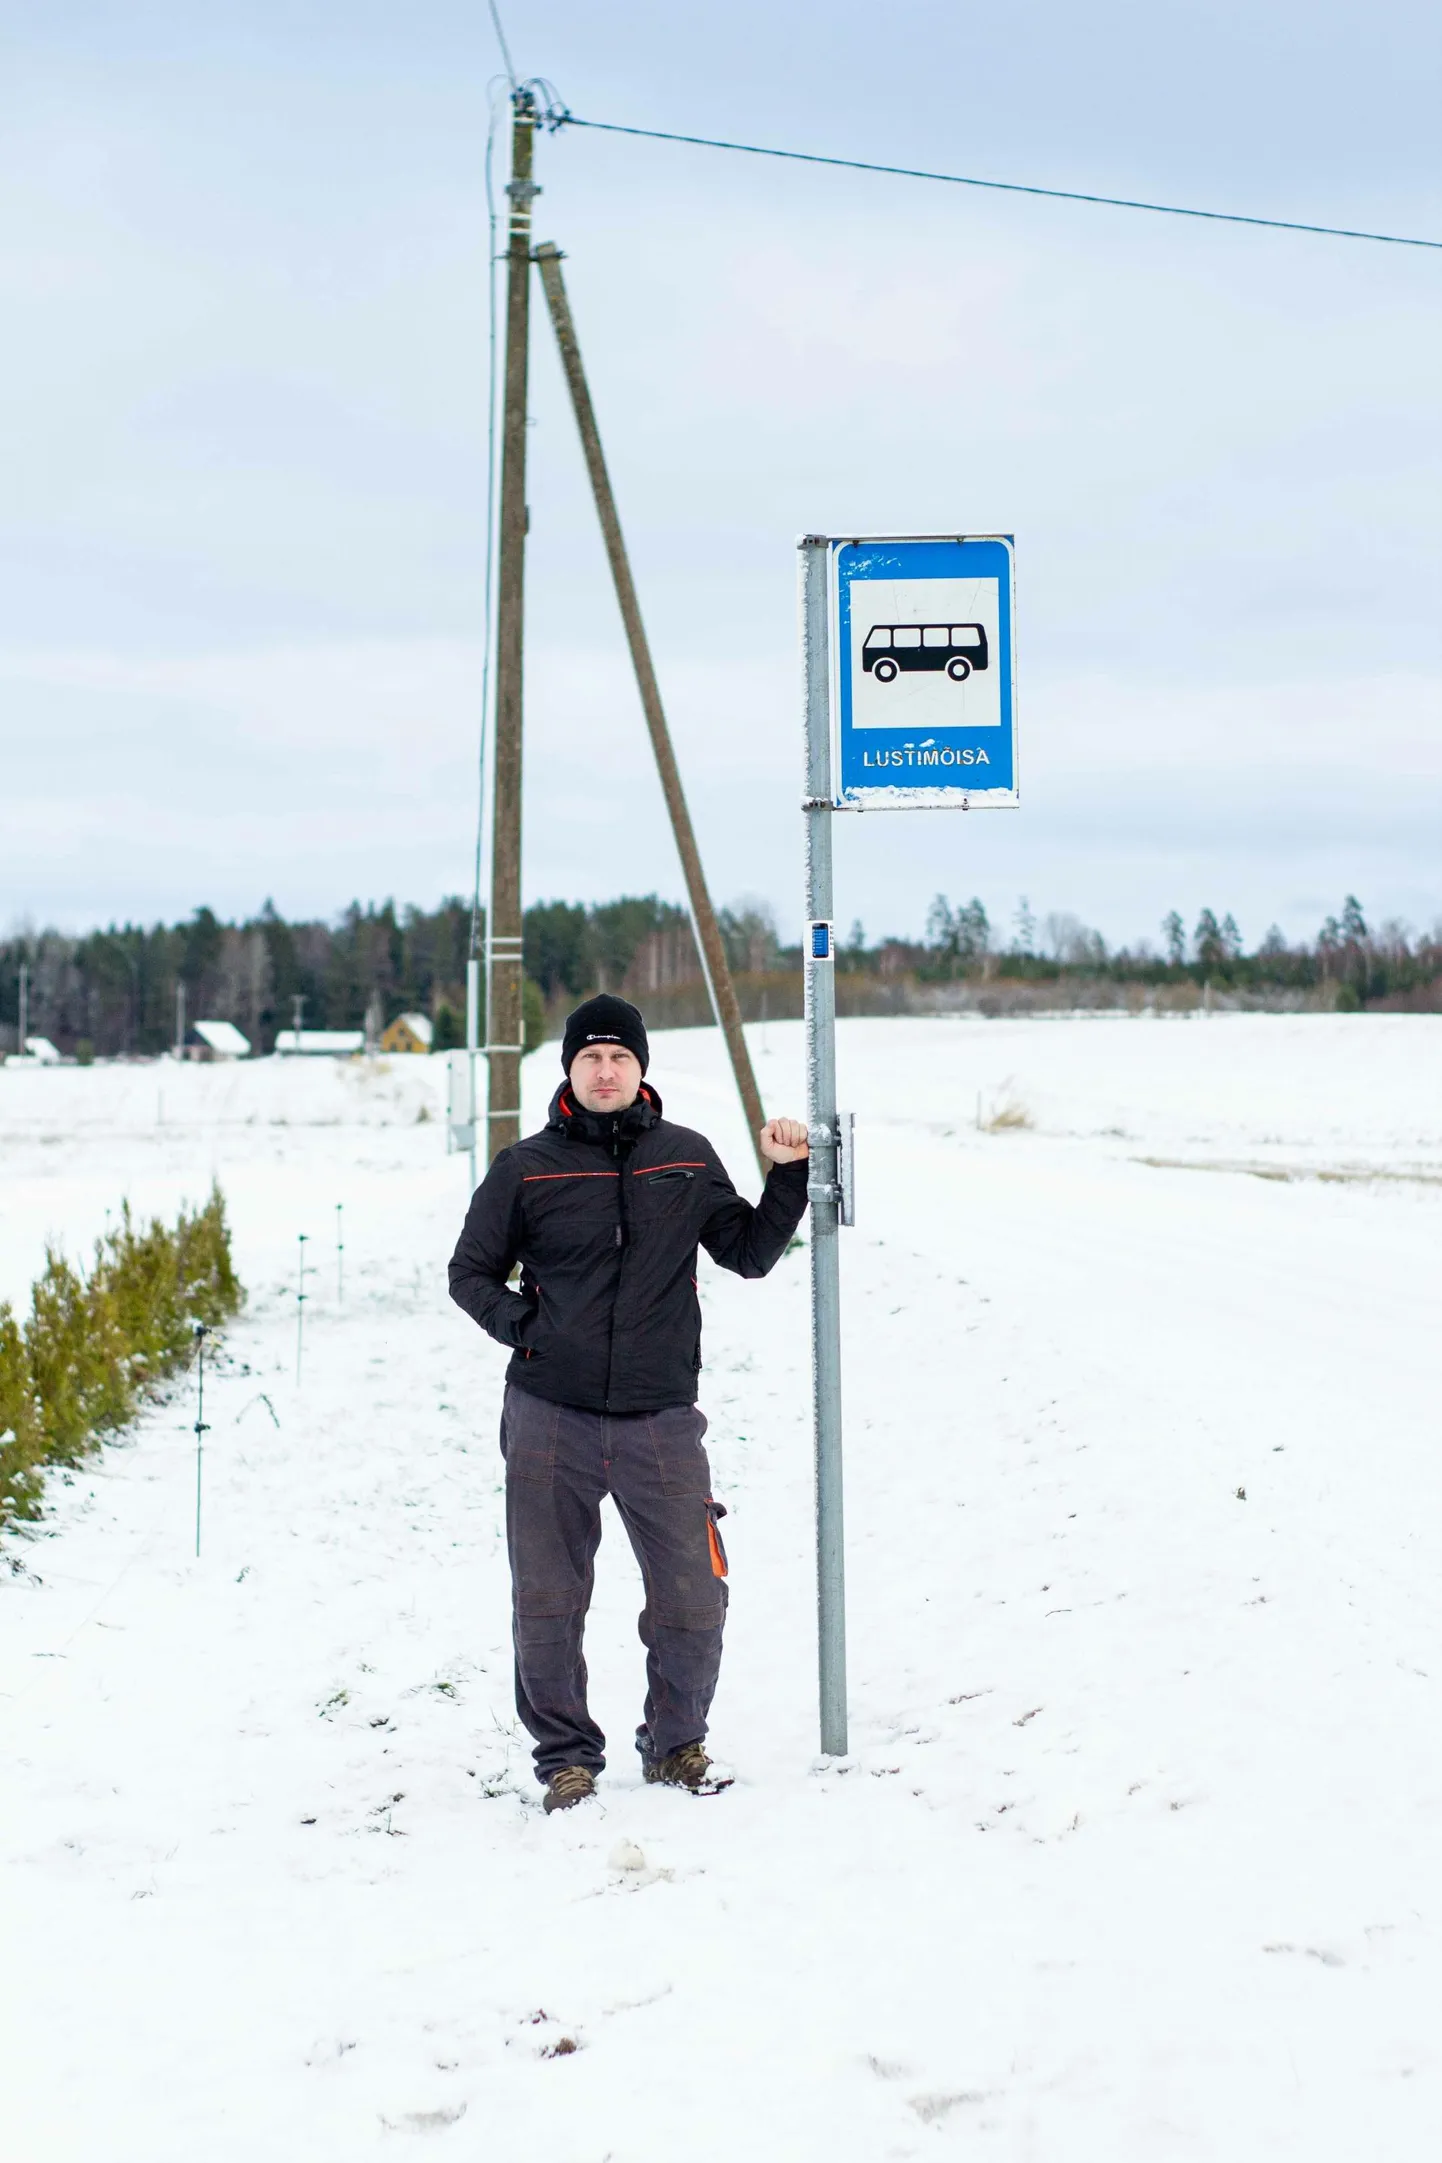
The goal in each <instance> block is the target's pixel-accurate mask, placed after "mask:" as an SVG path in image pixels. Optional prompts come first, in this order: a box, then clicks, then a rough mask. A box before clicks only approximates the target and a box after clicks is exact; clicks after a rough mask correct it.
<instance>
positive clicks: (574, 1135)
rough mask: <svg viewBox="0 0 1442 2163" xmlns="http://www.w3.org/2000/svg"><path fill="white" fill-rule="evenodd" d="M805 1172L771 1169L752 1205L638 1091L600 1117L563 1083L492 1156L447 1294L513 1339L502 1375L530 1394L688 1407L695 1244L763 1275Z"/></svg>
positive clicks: (654, 1101) (699, 1139)
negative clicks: (543, 1117) (527, 1126)
mask: <svg viewBox="0 0 1442 2163" xmlns="http://www.w3.org/2000/svg"><path fill="white" fill-rule="evenodd" d="M806 1173H807V1167H806V1163H805V1160H804V1159H802V1160H801V1161H799V1162H797V1163H794V1164H774V1165H773V1166H772V1167H771V1171H770V1173H769V1175H768V1177H767V1180H766V1185H765V1187H764V1189H763V1190H762V1195H761V1199H760V1201H759V1202H758V1203H757V1204H756V1206H755V1208H753V1207H752V1206H751V1204H750V1203H749V1202H745V1201H743V1200H742V1199H741V1197H740V1195H739V1194H738V1193H737V1192H736V1189H735V1188H734V1187H733V1186H732V1184H731V1181H730V1180H729V1179H728V1178H727V1176H726V1172H725V1169H724V1167H723V1165H722V1163H721V1160H720V1158H719V1157H718V1156H717V1154H716V1152H715V1150H714V1149H713V1148H712V1147H711V1144H710V1143H709V1142H708V1141H707V1140H706V1138H705V1136H704V1135H701V1134H695V1133H693V1132H692V1131H691V1129H690V1128H689V1127H678V1126H673V1125H672V1124H671V1122H670V1120H669V1119H663V1118H662V1116H661V1099H660V1098H659V1096H657V1094H656V1092H655V1090H654V1089H652V1088H651V1087H650V1086H649V1084H646V1083H643V1084H642V1089H641V1094H640V1096H639V1097H638V1098H637V1099H636V1102H635V1103H634V1104H633V1105H631V1106H630V1107H629V1109H628V1110H626V1111H624V1112H620V1113H610V1114H607V1115H604V1116H598V1115H596V1114H594V1113H591V1112H587V1111H585V1110H583V1109H582V1108H581V1106H580V1105H578V1104H577V1102H576V1100H575V1098H574V1097H573V1096H572V1094H571V1090H570V1087H569V1085H568V1084H565V1083H563V1084H562V1086H561V1087H560V1088H559V1089H558V1090H557V1092H556V1094H555V1096H554V1097H553V1098H552V1100H551V1110H550V1115H549V1118H548V1120H547V1123H546V1126H545V1129H544V1131H543V1132H542V1133H540V1134H531V1135H528V1136H527V1137H526V1139H525V1140H524V1141H521V1142H518V1143H517V1144H516V1145H515V1147H514V1148H513V1149H503V1150H502V1152H501V1154H500V1155H499V1156H498V1157H497V1158H496V1161H495V1163H494V1164H493V1165H492V1166H491V1168H490V1170H489V1171H488V1172H487V1174H486V1176H485V1178H484V1180H483V1181H482V1182H481V1184H480V1186H479V1187H477V1189H476V1191H475V1194H474V1195H473V1197H472V1199H471V1206H470V1209H469V1210H468V1212H467V1214H466V1221H465V1226H464V1228H463V1230H462V1232H461V1236H460V1239H459V1241H458V1242H457V1245H456V1251H455V1253H454V1254H453V1255H452V1257H451V1268H450V1283H451V1297H452V1299H454V1300H455V1301H456V1303H457V1305H458V1306H461V1307H464V1308H465V1310H466V1313H467V1314H469V1315H470V1316H471V1318H472V1320H473V1321H476V1322H479V1323H480V1325H481V1327H482V1329H484V1330H486V1331H488V1332H489V1334H490V1335H491V1336H492V1337H494V1338H495V1340H496V1342H497V1343H498V1344H504V1345H509V1346H510V1347H511V1349H512V1353H513V1355H514V1356H513V1357H512V1360H511V1364H510V1367H509V1368H508V1369H507V1376H506V1378H507V1380H508V1381H510V1382H514V1383H515V1384H516V1385H517V1387H518V1388H520V1389H523V1390H526V1391H527V1392H528V1393H529V1394H530V1395H531V1396H533V1397H545V1398H548V1399H549V1400H550V1401H551V1402H552V1403H553V1404H566V1405H576V1406H578V1407H579V1408H580V1409H582V1410H583V1411H588V1412H618V1413H621V1412H657V1411H659V1410H660V1409H661V1407H662V1406H663V1405H673V1404H694V1402H695V1400H696V1378H697V1375H698V1373H699V1372H700V1367H701V1308H700V1304H699V1302H698V1300H697V1297H696V1248H697V1244H698V1242H699V1244H700V1245H702V1246H704V1247H705V1249H706V1252H707V1253H708V1254H709V1255H710V1256H711V1258H712V1260H713V1261H716V1262H719V1263H720V1264H721V1266H722V1268H723V1269H734V1270H735V1272H736V1274H737V1275H738V1276H740V1277H764V1276H765V1275H766V1272H767V1271H768V1270H769V1269H770V1268H771V1267H772V1265H773V1264H774V1263H775V1262H776V1260H777V1259H778V1257H779V1256H780V1255H781V1254H782V1253H783V1252H784V1251H785V1248H786V1245H787V1242H788V1241H789V1240H790V1238H791V1235H792V1233H793V1232H794V1231H795V1229H796V1227H797V1225H798V1224H799V1223H800V1221H801V1218H802V1215H803V1214H804V1212H805V1209H806ZM518 1261H519V1262H520V1264H521V1285H520V1290H519V1292H515V1291H512V1290H511V1289H510V1287H509V1286H508V1285H507V1282H506V1279H507V1278H508V1277H509V1275H510V1273H511V1271H512V1269H513V1268H514V1267H515V1264H516V1263H517V1262H518Z"/></svg>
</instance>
